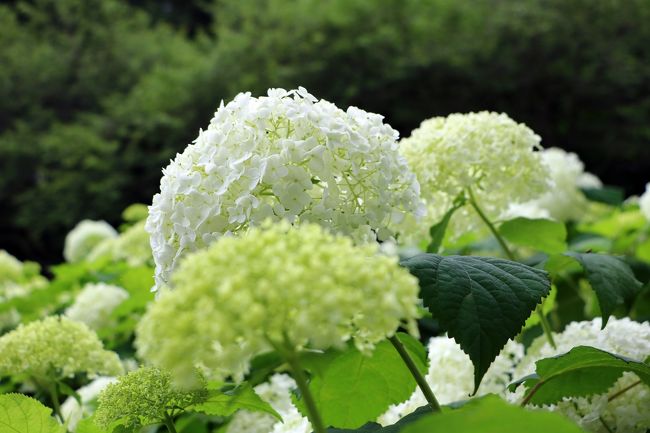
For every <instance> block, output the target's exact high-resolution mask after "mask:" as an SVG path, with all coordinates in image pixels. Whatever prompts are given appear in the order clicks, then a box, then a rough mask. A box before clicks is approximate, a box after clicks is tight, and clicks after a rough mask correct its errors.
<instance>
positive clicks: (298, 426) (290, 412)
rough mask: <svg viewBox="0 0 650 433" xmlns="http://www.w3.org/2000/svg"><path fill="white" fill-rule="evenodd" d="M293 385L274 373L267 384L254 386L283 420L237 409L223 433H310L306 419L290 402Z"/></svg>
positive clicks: (285, 376) (283, 376) (289, 380)
mask: <svg viewBox="0 0 650 433" xmlns="http://www.w3.org/2000/svg"><path fill="white" fill-rule="evenodd" d="M294 389H296V382H295V381H294V380H293V379H292V378H291V376H289V375H287V374H274V375H273V376H271V377H270V379H269V381H268V382H265V383H262V384H260V385H257V386H256V387H255V392H256V393H257V394H258V395H259V396H260V397H261V398H262V399H263V400H264V401H266V402H267V403H269V404H270V405H271V406H272V407H273V409H275V410H276V411H277V412H278V413H279V414H280V416H281V417H282V421H278V420H277V419H275V418H274V417H272V416H271V415H269V414H266V413H262V412H249V411H246V410H240V411H238V412H237V413H235V415H234V416H233V418H232V420H231V421H230V422H229V423H228V426H227V428H226V433H310V432H311V431H312V428H311V424H310V423H309V420H308V419H307V418H306V417H304V416H303V415H302V414H301V413H300V412H299V411H298V409H297V408H296V407H295V406H294V404H293V402H292V401H291V392H292V391H293V390H294Z"/></svg>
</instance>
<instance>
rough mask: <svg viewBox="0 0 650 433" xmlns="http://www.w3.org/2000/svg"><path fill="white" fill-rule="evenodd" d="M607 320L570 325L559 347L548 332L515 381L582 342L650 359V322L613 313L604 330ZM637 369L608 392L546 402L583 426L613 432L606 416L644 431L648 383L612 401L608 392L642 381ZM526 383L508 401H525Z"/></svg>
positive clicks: (648, 421) (630, 431) (621, 427)
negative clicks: (551, 341)
mask: <svg viewBox="0 0 650 433" xmlns="http://www.w3.org/2000/svg"><path fill="white" fill-rule="evenodd" d="M601 323H602V321H601V318H600V317H598V318H596V319H594V320H591V321H585V322H573V323H570V324H569V325H568V326H567V327H566V329H565V330H564V332H561V333H559V334H555V336H554V339H555V344H556V345H557V349H553V348H552V347H551V346H550V345H549V344H548V341H547V340H546V338H545V337H544V336H540V337H538V338H537V339H536V340H535V341H534V342H533V343H532V345H531V346H530V347H529V348H528V352H527V353H526V356H525V357H524V358H523V360H522V361H521V363H520V364H519V365H518V366H517V368H516V369H515V379H520V378H522V377H524V376H527V375H529V374H532V373H534V372H535V362H536V361H538V360H540V359H542V358H548V357H551V356H555V355H559V354H562V353H566V352H568V351H570V350H571V349H572V348H574V347H576V346H592V347H596V348H598V349H601V350H605V351H607V352H610V353H614V354H617V355H622V356H626V357H628V358H631V359H635V360H638V361H644V360H645V359H646V358H647V357H648V356H649V355H650V323H648V322H645V323H638V322H634V321H632V320H630V319H629V318H623V319H616V318H613V317H611V318H610V319H609V322H607V326H606V327H605V329H603V330H601V329H600V327H601ZM637 380H639V379H638V377H637V376H636V375H635V374H633V373H624V374H623V376H622V377H621V378H620V379H619V380H618V381H617V382H616V384H615V385H614V386H613V387H612V388H610V389H609V391H608V392H607V393H605V394H601V395H594V396H590V397H581V398H575V397H574V398H566V399H565V400H564V401H562V402H560V403H558V404H557V405H552V406H544V408H545V409H547V410H552V411H557V412H561V413H563V414H564V415H566V416H568V417H569V418H571V419H572V420H574V421H575V422H577V423H578V424H579V425H580V426H581V427H582V428H584V429H586V430H588V431H591V432H598V433H607V429H606V428H605V426H604V425H603V422H602V421H601V420H600V418H602V419H603V421H604V422H605V423H607V425H608V426H609V428H611V429H612V430H613V431H616V432H619V433H621V432H625V433H644V432H645V431H646V429H647V428H648V427H650V410H648V408H650V389H649V388H648V387H647V386H645V385H640V386H635V387H634V388H632V389H630V390H629V391H626V392H625V393H623V394H621V395H620V396H619V397H617V398H616V399H614V400H612V401H610V402H608V396H610V395H613V394H615V393H616V392H617V391H620V390H622V389H624V388H625V387H627V386H629V385H631V384H632V383H634V382H636V381H637ZM524 392H525V390H524V387H523V386H520V387H519V388H518V389H517V392H515V393H511V394H510V395H509V396H508V399H509V400H511V401H512V402H519V401H521V398H522V397H523V395H524Z"/></svg>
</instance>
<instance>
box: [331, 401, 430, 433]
mask: <svg viewBox="0 0 650 433" xmlns="http://www.w3.org/2000/svg"><path fill="white" fill-rule="evenodd" d="M430 413H431V406H429V405H426V406H421V407H419V408H417V409H415V410H414V411H413V412H411V413H410V414H408V415H406V416H405V417H404V418H402V419H400V420H399V421H397V422H396V423H395V424H392V425H388V426H386V427H382V426H381V424H377V423H376V422H369V423H367V424H364V425H362V426H361V427H359V428H358V429H338V428H328V429H327V431H328V432H329V433H353V432H356V433H398V432H399V431H401V430H402V429H403V428H404V426H406V425H407V424H411V423H412V422H415V421H417V420H418V419H420V418H422V417H423V416H424V415H428V414H430Z"/></svg>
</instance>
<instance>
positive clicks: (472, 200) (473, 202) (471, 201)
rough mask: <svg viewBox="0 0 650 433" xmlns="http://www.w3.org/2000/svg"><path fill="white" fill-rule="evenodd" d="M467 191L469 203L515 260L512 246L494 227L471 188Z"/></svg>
mask: <svg viewBox="0 0 650 433" xmlns="http://www.w3.org/2000/svg"><path fill="white" fill-rule="evenodd" d="M467 193H468V195H469V204H470V205H472V207H473V208H474V210H475V211H476V213H477V214H478V216H479V217H480V218H481V220H482V221H483V222H484V223H485V225H486V226H487V228H488V229H490V232H492V235H493V236H494V237H495V239H496V240H497V242H499V245H500V246H501V249H502V250H503V252H504V253H505V254H506V256H508V258H509V259H510V260H513V261H514V260H515V255H514V254H512V251H510V248H508V245H507V244H506V242H505V241H504V240H503V238H502V237H501V235H500V234H499V232H498V231H497V229H496V227H494V224H492V222H491V221H490V219H489V218H488V217H487V215H485V213H483V210H482V209H481V207H480V206H479V205H478V203H477V202H476V198H475V197H474V193H473V192H472V190H471V189H470V188H467Z"/></svg>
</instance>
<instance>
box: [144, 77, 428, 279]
mask: <svg viewBox="0 0 650 433" xmlns="http://www.w3.org/2000/svg"><path fill="white" fill-rule="evenodd" d="M396 139H397V132H396V131H395V130H394V129H392V128H391V127H390V126H389V125H387V124H385V123H383V122H382V116H380V115H378V114H373V113H368V112H365V111H363V110H360V109H358V108H355V107H349V108H348V109H347V111H343V110H341V109H339V108H337V107H336V106H335V105H334V104H332V103H330V102H327V101H324V100H320V101H319V100H317V99H316V98H315V97H314V96H312V95H310V94H309V93H308V92H307V91H306V90H305V89H303V88H300V89H298V90H291V91H286V90H283V89H271V90H269V91H268V95H267V96H263V97H259V98H254V97H252V96H251V95H250V93H241V94H239V95H237V96H236V97H235V99H234V100H233V101H231V102H230V103H228V104H227V105H225V106H224V105H223V104H222V105H221V106H220V107H219V109H218V111H217V112H216V113H215V115H214V118H213V119H212V120H211V122H210V125H209V127H208V129H206V130H204V131H201V132H200V134H199V136H198V138H197V139H196V140H195V141H194V143H193V144H191V145H189V146H188V147H187V148H186V149H185V151H184V152H183V153H181V154H179V155H177V156H176V158H175V159H174V160H173V161H172V162H171V164H170V165H169V166H168V167H167V168H166V169H165V170H164V175H163V178H162V180H161V182H160V193H159V194H156V195H155V196H154V199H153V204H152V205H151V207H150V209H149V217H148V219H147V225H146V229H147V231H148V232H149V233H150V234H151V246H152V250H153V254H154V259H155V262H156V285H157V287H161V286H164V285H165V284H166V283H168V281H169V277H170V275H171V272H172V270H173V269H174V267H175V266H176V264H177V263H178V260H179V258H180V257H181V256H182V255H183V254H184V253H186V252H189V251H193V250H196V249H199V248H202V247H205V246H206V245H208V244H209V243H210V242H212V241H214V240H215V239H217V238H219V237H220V236H222V235H223V234H228V233H235V232H239V231H242V230H245V229H247V228H248V227H251V226H255V225H258V224H260V223H261V222H262V221H264V220H265V219H268V218H270V219H273V220H280V219H285V220H288V221H289V222H291V223H297V222H304V221H308V222H315V223H317V224H320V225H321V226H324V227H326V228H328V229H329V230H331V231H332V232H336V233H342V234H345V235H349V236H351V237H352V238H354V239H355V240H357V241H366V240H374V239H376V238H378V239H387V238H390V237H392V236H394V235H395V234H396V231H397V230H398V227H399V224H400V222H401V221H402V220H403V219H404V217H405V215H406V214H412V213H418V212H422V210H423V209H422V208H421V207H420V206H421V205H420V202H419V186H418V183H417V181H416V179H415V175H414V174H413V173H411V171H410V170H409V168H408V166H407V163H406V161H405V160H404V159H403V158H402V157H401V156H400V155H399V151H398V145H397V141H396Z"/></svg>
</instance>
